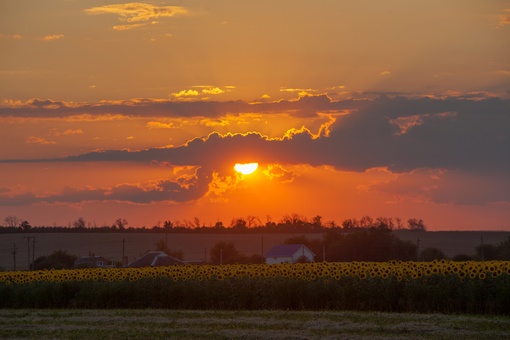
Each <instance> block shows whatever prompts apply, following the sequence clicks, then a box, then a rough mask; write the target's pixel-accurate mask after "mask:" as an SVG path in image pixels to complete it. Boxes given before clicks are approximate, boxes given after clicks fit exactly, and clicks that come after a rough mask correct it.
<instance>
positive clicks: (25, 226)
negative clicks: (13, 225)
mask: <svg viewBox="0 0 510 340" xmlns="http://www.w3.org/2000/svg"><path fill="white" fill-rule="evenodd" d="M20 227H21V229H23V230H25V231H27V230H30V229H32V226H31V225H30V223H28V221H23V222H21V224H20Z"/></svg>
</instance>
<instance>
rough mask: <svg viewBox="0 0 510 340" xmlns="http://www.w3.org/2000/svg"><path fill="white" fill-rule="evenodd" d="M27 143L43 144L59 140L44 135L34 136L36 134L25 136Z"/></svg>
mask: <svg viewBox="0 0 510 340" xmlns="http://www.w3.org/2000/svg"><path fill="white" fill-rule="evenodd" d="M25 143H27V144H41V145H53V144H57V142H55V141H51V140H46V139H44V138H42V137H34V136H30V137H27V138H25Z"/></svg>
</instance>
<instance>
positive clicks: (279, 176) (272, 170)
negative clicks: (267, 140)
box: [263, 164, 296, 183]
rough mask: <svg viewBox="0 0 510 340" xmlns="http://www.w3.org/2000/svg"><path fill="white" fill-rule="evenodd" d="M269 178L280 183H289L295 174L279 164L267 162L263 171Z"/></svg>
mask: <svg viewBox="0 0 510 340" xmlns="http://www.w3.org/2000/svg"><path fill="white" fill-rule="evenodd" d="M263 173H264V175H266V176H267V177H268V178H269V179H270V180H275V181H279V182H282V183H290V182H292V181H294V178H295V176H296V175H295V174H294V173H293V172H292V171H289V170H286V169H285V168H284V167H283V166H282V165H280V164H269V165H268V166H267V169H266V170H264V171H263Z"/></svg>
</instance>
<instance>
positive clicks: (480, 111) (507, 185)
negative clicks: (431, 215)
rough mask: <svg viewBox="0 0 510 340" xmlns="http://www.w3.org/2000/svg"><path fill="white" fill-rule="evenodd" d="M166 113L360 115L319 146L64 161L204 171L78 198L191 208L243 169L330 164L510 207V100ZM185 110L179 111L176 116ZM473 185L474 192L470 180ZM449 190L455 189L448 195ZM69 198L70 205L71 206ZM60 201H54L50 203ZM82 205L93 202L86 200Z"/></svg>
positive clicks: (298, 142) (244, 140) (304, 142)
mask: <svg viewBox="0 0 510 340" xmlns="http://www.w3.org/2000/svg"><path fill="white" fill-rule="evenodd" d="M157 105H162V104H157ZM166 105H168V106H169V107H170V108H168V107H167V109H168V110H169V111H168V112H167V115H170V116H172V115H174V114H179V115H181V114H191V112H195V113H193V114H194V115H197V113H196V112H198V111H200V114H199V115H200V116H209V117H215V116H218V115H221V114H225V113H227V112H226V111H228V113H231V114H232V113H242V112H268V113H273V114H274V113H277V112H279V111H281V112H283V111H285V112H289V111H290V112H292V113H294V114H298V115H302V116H313V115H316V114H318V113H319V112H330V113H332V112H339V111H342V110H349V111H350V112H351V113H349V114H347V115H339V116H338V117H337V120H336V122H335V123H334V124H333V125H332V126H331V127H330V134H329V135H328V136H326V135H322V136H320V137H319V138H314V137H313V136H312V135H311V134H310V133H309V132H307V131H303V132H300V133H297V134H294V135H293V136H292V137H290V138H283V139H268V138H266V137H264V136H261V135H259V134H258V133H252V134H247V135H239V134H238V135H227V136H221V135H219V134H211V135H210V136H208V137H204V138H196V139H194V140H192V141H190V142H188V143H187V144H186V145H181V146H177V147H174V148H161V149H157V148H154V149H148V150H144V151H138V152H129V151H118V150H110V151H104V152H93V153H87V154H83V155H77V156H73V157H68V158H64V159H60V160H58V161H73V162H81V161H134V162H152V161H160V162H168V163H171V164H173V165H194V166H198V167H199V168H200V173H198V174H197V178H196V183H194V185H192V186H189V187H188V188H187V189H184V188H182V187H181V186H178V185H176V186H175V187H174V188H171V186H170V187H168V188H167V189H165V190H163V189H161V190H159V189H158V190H157V192H156V191H154V192H150V191H143V190H142V189H138V188H134V187H132V188H129V187H125V188H116V189H115V190H114V192H110V193H108V194H106V192H82V193H80V194H79V195H78V196H81V195H82V194H86V195H85V196H88V195H90V197H89V198H90V199H100V197H103V198H105V197H106V196H108V199H115V198H117V199H119V200H128V201H135V202H146V201H158V200H174V201H184V200H190V199H194V198H198V197H200V196H201V195H203V193H204V192H205V191H206V187H207V183H208V182H209V180H210V176H211V173H212V171H217V172H220V173H221V172H222V171H224V170H226V168H229V167H231V166H232V164H233V163H235V162H250V161H257V162H259V163H279V164H310V165H312V166H320V165H329V166H333V167H335V168H336V169H339V170H347V171H364V170H367V169H370V168H374V167H386V168H388V169H389V170H391V171H393V172H398V173H404V172H410V171H413V170H415V171H416V170H418V169H443V170H446V171H449V172H450V173H451V174H452V173H453V174H455V173H459V174H462V176H465V177H466V178H467V179H469V178H477V179H479V180H481V181H482V182H481V183H487V185H488V186H494V190H491V188H490V187H489V188H484V190H483V193H484V194H483V195H482V196H483V197H480V198H473V199H472V200H471V201H470V202H462V200H459V199H457V200H456V199H455V197H450V198H448V196H449V195H453V194H452V193H451V192H448V193H446V192H445V193H441V192H442V191H441V190H442V189H441V190H438V191H437V192H435V193H434V194H433V195H432V196H431V198H432V199H434V200H435V201H437V202H442V201H449V202H458V203H477V204H478V203H486V202H493V201H500V202H501V201H506V202H508V201H510V175H509V174H510V101H509V100H504V99H500V98H485V99H477V100H473V99H470V98H464V97H454V98H447V99H434V98H418V99H409V98H405V97H399V96H396V97H387V96H381V97H379V98H377V99H373V100H358V101H356V100H349V101H331V100H330V99H329V98H328V97H326V96H313V97H304V98H301V99H300V100H299V101H282V102H278V103H266V104H258V105H253V104H246V103H242V102H230V103H218V102H216V103H208V102H204V103H187V104H186V103H179V104H178V105H177V106H176V107H177V108H178V110H177V109H175V107H174V106H172V105H173V104H166ZM227 107H228V108H227ZM160 109H161V110H163V108H162V107H159V108H158V110H160ZM176 110H177V111H179V112H178V113H176ZM149 111H150V109H149ZM163 111H164V110H163ZM46 161H48V160H46ZM53 161H55V160H53ZM466 174H468V176H466ZM484 179H486V180H484ZM488 179H490V180H488ZM494 179H497V181H495V180H494ZM466 183H467V185H469V181H466ZM481 185H482V184H480V182H478V183H476V184H474V186H475V187H477V186H478V187H479V186H481ZM446 186H447V183H446V184H444V185H443V188H445V187H446ZM482 186H483V185H482ZM496 186H497V187H496ZM162 188H164V187H162ZM451 189H452V190H455V188H451ZM137 190H138V191H137ZM443 191H444V190H443ZM468 191H469V190H468ZM491 192H494V195H493V196H494V197H491ZM158 195H159V196H158ZM434 195H435V196H434ZM438 195H439V196H438ZM65 196H66V197H67V198H68V199H69V197H71V196H70V195H65ZM468 196H469V195H468ZM3 198H4V199H3V201H4V202H3V203H8V202H6V200H7V201H8V199H6V197H3ZM34 199H35V198H34ZM56 199H57V198H53V199H52V198H47V199H46V201H48V200H49V201H51V200H56ZM77 199H81V200H86V199H87V198H83V196H81V198H77ZM14 200H15V199H14ZM0 203H2V202H0ZM3 203H2V204H3ZM11 203H12V201H11Z"/></svg>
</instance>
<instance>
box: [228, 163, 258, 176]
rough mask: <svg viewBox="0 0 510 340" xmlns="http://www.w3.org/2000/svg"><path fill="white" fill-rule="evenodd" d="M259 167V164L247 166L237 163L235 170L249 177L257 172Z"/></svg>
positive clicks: (248, 164)
mask: <svg viewBox="0 0 510 340" xmlns="http://www.w3.org/2000/svg"><path fill="white" fill-rule="evenodd" d="M258 167H259V163H246V164H240V163H237V164H236V165H234V170H235V171H237V172H240V173H242V174H243V175H249V174H251V173H252V172H254V171H255V170H257V168H258Z"/></svg>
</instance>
